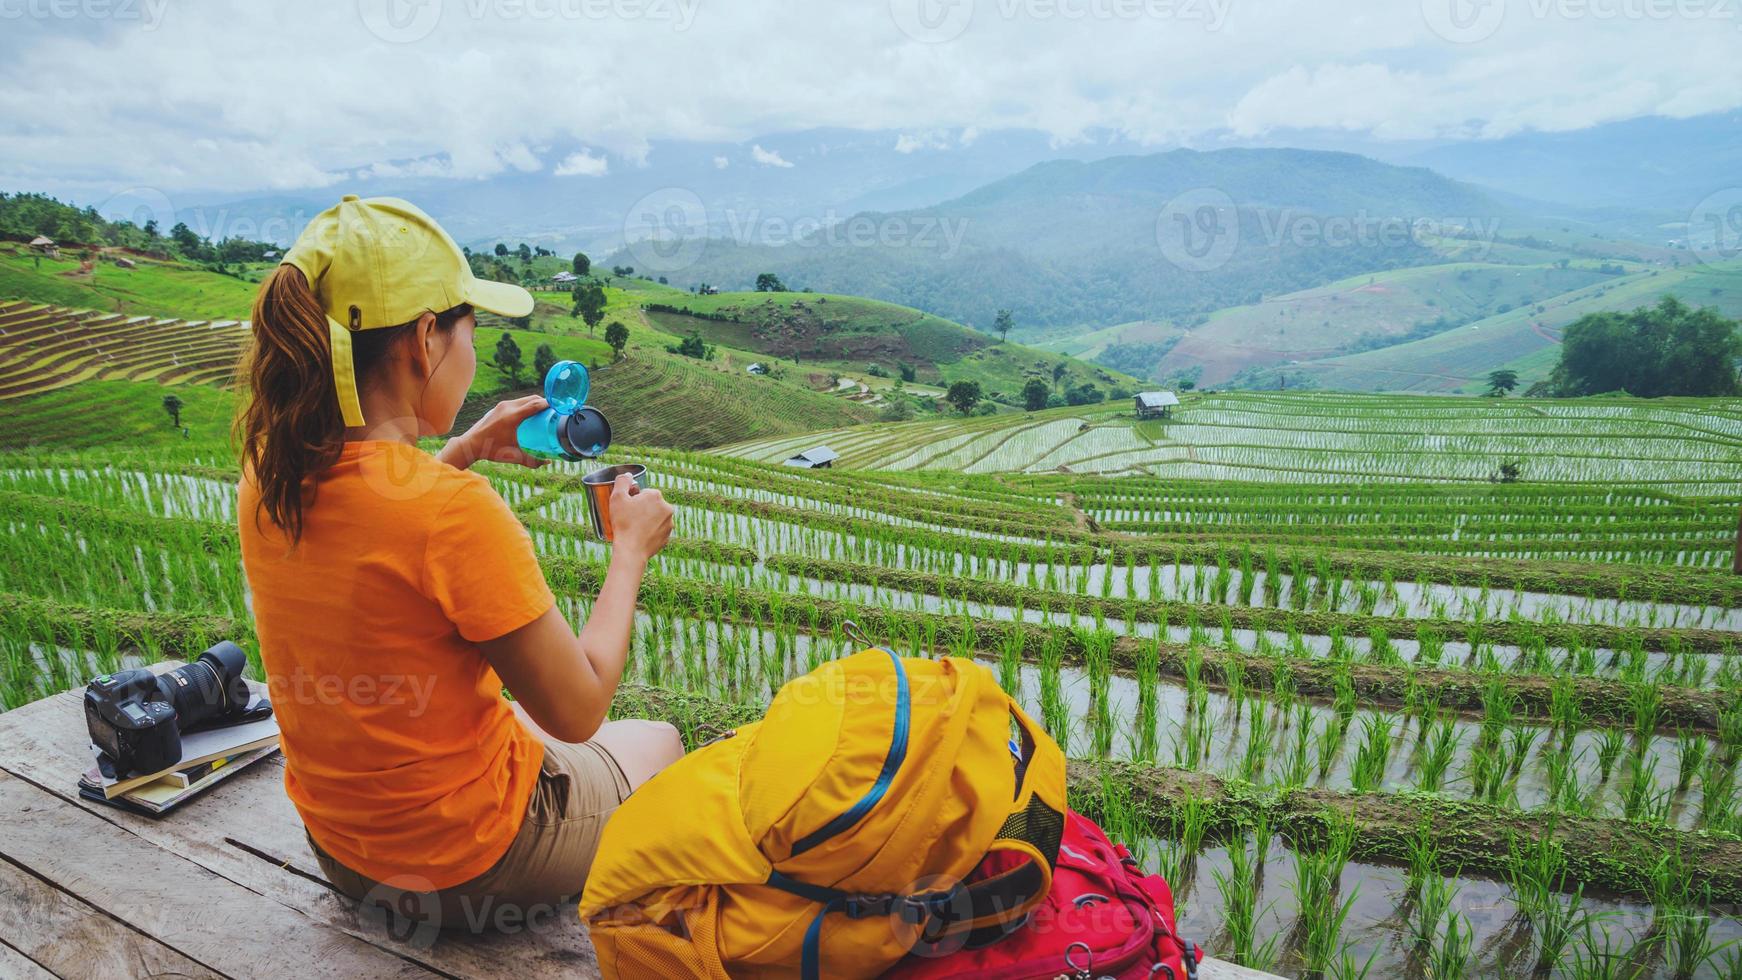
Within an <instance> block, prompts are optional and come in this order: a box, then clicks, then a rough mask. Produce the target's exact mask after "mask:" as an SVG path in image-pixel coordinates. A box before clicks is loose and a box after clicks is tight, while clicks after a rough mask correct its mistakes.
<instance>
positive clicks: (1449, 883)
mask: <svg viewBox="0 0 1742 980" xmlns="http://www.w3.org/2000/svg"><path fill="white" fill-rule="evenodd" d="M1457 897H1458V886H1457V883H1456V879H1455V878H1447V877H1444V876H1442V875H1438V874H1434V875H1429V876H1428V877H1427V879H1426V880H1424V881H1423V882H1422V883H1421V889H1420V891H1419V894H1418V896H1417V898H1416V903H1415V916H1414V918H1413V919H1411V920H1410V923H1409V939H1410V943H1411V944H1412V945H1413V946H1414V947H1415V950H1416V953H1417V954H1418V955H1423V956H1425V955H1426V954H1427V952H1428V950H1430V949H1432V948H1433V946H1434V944H1435V941H1436V940H1438V939H1439V935H1440V922H1441V920H1442V919H1444V918H1445V917H1446V916H1447V914H1449V913H1450V912H1451V908H1452V902H1453V900H1455V899H1456V898H1457Z"/></svg>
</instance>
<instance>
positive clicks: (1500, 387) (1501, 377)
mask: <svg viewBox="0 0 1742 980" xmlns="http://www.w3.org/2000/svg"><path fill="white" fill-rule="evenodd" d="M1516 387H1518V372H1517V371H1513V370H1511V369H1509V368H1501V369H1499V370H1497V371H1489V372H1488V391H1489V392H1490V393H1492V394H1494V395H1496V396H1499V395H1504V394H1505V393H1507V392H1509V391H1511V390H1512V389H1514V388H1516Z"/></svg>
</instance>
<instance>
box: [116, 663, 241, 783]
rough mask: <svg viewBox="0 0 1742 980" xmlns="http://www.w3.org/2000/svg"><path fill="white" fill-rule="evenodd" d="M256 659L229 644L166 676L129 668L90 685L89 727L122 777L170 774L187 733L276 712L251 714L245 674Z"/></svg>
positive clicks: (179, 754) (178, 758)
mask: <svg viewBox="0 0 1742 980" xmlns="http://www.w3.org/2000/svg"><path fill="white" fill-rule="evenodd" d="M247 666H248V655H247V654H245V653H243V652H242V648H241V647H239V646H237V645H236V644H234V643H231V642H229V641H228V640H225V641H223V642H221V643H219V644H217V645H215V646H213V647H212V648H211V649H209V650H207V651H206V652H205V653H202V654H200V659H198V660H196V661H194V662H193V663H191V664H187V665H186V666H183V667H177V668H176V669H174V670H171V671H167V672H165V673H162V674H158V673H153V672H152V671H149V670H123V671H120V672H119V673H114V674H104V675H103V676H102V677H99V678H97V679H96V680H94V681H92V682H91V683H90V685H89V686H87V687H86V688H85V724H86V726H88V727H89V728H90V730H91V742H92V744H94V745H96V746H97V748H99V749H102V750H103V753H104V754H105V755H107V756H108V757H109V758H110V759H111V760H113V761H114V763H115V774H116V775H117V776H120V777H125V776H127V775H129V774H135V775H144V774H147V773H153V772H162V771H163V770H165V769H168V768H170V767H172V766H174V765H175V764H176V763H178V762H180V761H181V736H182V733H183V732H188V731H197V730H199V729H201V728H221V727H223V726H225V725H235V724H239V723H241V722H244V721H254V720H256V719H259V718H264V717H266V716H267V715H270V714H271V713H272V706H271V705H270V704H268V703H266V702H264V701H263V702H261V703H260V704H259V705H257V706H256V707H254V708H253V709H252V710H250V708H249V705H248V702H249V698H250V697H251V695H250V693H249V690H248V684H247V682H246V681H244V680H243V679H242V670H243V668H245V667H247Z"/></svg>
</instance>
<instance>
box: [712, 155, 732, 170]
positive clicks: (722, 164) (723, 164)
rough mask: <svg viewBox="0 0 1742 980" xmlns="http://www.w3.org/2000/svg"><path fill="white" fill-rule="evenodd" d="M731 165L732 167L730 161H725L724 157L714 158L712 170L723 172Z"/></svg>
mask: <svg viewBox="0 0 1742 980" xmlns="http://www.w3.org/2000/svg"><path fill="white" fill-rule="evenodd" d="M731 165H732V161H730V160H728V159H726V158H725V157H715V158H714V169H715V170H724V169H726V168H727V167H730V166H731Z"/></svg>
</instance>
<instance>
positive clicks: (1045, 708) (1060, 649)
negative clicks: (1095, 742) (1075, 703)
mask: <svg viewBox="0 0 1742 980" xmlns="http://www.w3.org/2000/svg"><path fill="white" fill-rule="evenodd" d="M1064 658H1065V650H1064V644H1063V643H1062V642H1061V641H1060V640H1059V638H1058V636H1057V635H1056V634H1054V633H1051V632H1049V633H1048V634H1047V635H1046V639H1045V640H1043V641H1042V642H1041V645H1040V716H1041V723H1042V724H1044V725H1045V726H1046V731H1047V734H1049V735H1051V736H1052V737H1053V740H1054V741H1056V742H1058V743H1059V748H1060V749H1063V750H1065V751H1066V752H1067V753H1068V752H1069V751H1070V749H1069V748H1068V746H1069V744H1070V726H1071V713H1070V705H1069V704H1068V702H1066V700H1065V692H1064V682H1063V679H1062V672H1063V669H1064Z"/></svg>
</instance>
